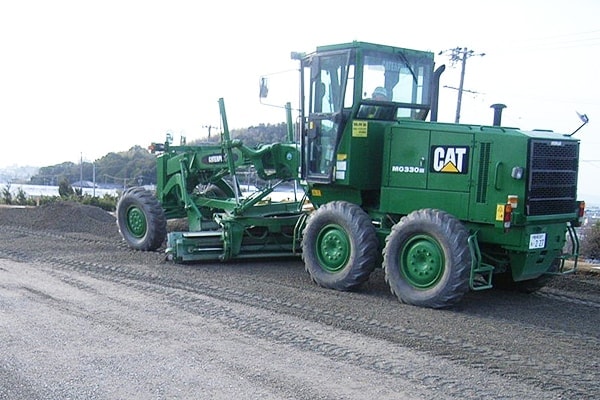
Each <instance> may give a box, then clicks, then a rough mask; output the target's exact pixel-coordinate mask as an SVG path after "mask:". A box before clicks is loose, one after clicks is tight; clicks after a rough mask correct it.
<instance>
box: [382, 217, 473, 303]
mask: <svg viewBox="0 0 600 400" xmlns="http://www.w3.org/2000/svg"><path fill="white" fill-rule="evenodd" d="M468 238H469V234H468V231H467V229H466V228H465V227H464V225H463V224H462V223H461V222H460V221H459V220H457V219H456V218H454V217H453V216H452V215H450V214H448V213H446V212H444V211H439V210H432V209H423V210H417V211H414V212H412V213H410V214H409V215H407V216H405V217H403V218H402V219H401V220H400V222H398V223H397V224H396V225H394V226H393V228H392V232H391V233H390V234H389V235H388V237H387V238H386V245H385V248H384V250H383V268H384V273H385V280H386V282H387V283H388V285H389V286H390V290H391V291H392V293H393V294H394V295H395V296H396V297H397V298H398V299H399V300H400V301H401V302H403V303H406V304H412V305H415V306H421V307H430V308H443V307H448V306H451V305H453V304H455V303H457V302H458V301H459V300H460V299H461V298H462V297H463V295H464V294H465V293H467V292H468V291H469V276H470V272H471V253H470V252H469V247H468Z"/></svg>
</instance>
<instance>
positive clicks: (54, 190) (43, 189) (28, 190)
mask: <svg viewBox="0 0 600 400" xmlns="http://www.w3.org/2000/svg"><path fill="white" fill-rule="evenodd" d="M6 185H7V184H6V183H0V190H4V189H5V188H6ZM19 189H21V190H23V191H24V192H25V194H26V195H27V197H39V196H58V195H59V194H58V186H45V185H24V184H15V183H11V185H10V192H11V193H12V194H13V196H16V195H17V193H18V192H19ZM73 189H79V187H78V186H73ZM82 192H83V193H84V194H88V195H90V196H96V197H102V196H104V195H105V194H110V195H113V196H115V195H117V194H118V192H119V190H118V189H100V188H95V189H94V188H85V187H84V188H82Z"/></svg>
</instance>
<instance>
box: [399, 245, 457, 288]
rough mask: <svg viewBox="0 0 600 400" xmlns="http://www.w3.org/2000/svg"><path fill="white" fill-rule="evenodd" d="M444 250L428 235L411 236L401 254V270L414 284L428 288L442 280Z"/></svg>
mask: <svg viewBox="0 0 600 400" xmlns="http://www.w3.org/2000/svg"><path fill="white" fill-rule="evenodd" d="M445 263H446V262H445V258H444V252H443V251H442V249H441V248H440V246H439V244H438V242H437V241H436V240H434V239H433V238H432V237H430V236H427V235H419V236H415V237H413V238H411V239H410V240H409V241H408V242H407V243H406V244H405V246H404V248H403V249H402V253H401V255H400V265H401V267H400V271H401V272H402V275H403V276H404V278H405V279H406V280H407V281H408V283H410V284H411V285H412V286H414V287H416V288H420V289H428V288H431V287H433V286H435V284H436V283H437V282H438V281H439V280H440V278H441V276H442V274H443V273H444V265H445Z"/></svg>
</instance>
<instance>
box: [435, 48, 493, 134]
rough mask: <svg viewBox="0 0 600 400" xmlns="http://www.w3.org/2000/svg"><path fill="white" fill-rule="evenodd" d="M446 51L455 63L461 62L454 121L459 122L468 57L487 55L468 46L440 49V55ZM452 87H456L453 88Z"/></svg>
mask: <svg viewBox="0 0 600 400" xmlns="http://www.w3.org/2000/svg"><path fill="white" fill-rule="evenodd" d="M444 53H447V54H449V57H450V62H451V63H452V64H453V65H454V64H456V63H458V62H460V65H461V69H460V83H459V85H458V89H457V90H458V98H457V100H456V117H455V119H454V122H455V123H457V124H458V122H459V121H460V107H461V103H462V95H463V91H465V89H464V83H465V68H466V66H467V59H468V58H469V57H473V56H480V57H483V56H485V53H479V54H475V52H474V51H473V50H469V49H467V48H466V47H455V48H453V49H448V50H445V51H440V53H439V55H442V54H444ZM451 89H454V88H451ZM469 92H471V93H475V92H472V91H469Z"/></svg>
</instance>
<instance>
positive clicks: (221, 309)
mask: <svg viewBox="0 0 600 400" xmlns="http://www.w3.org/2000/svg"><path fill="white" fill-rule="evenodd" d="M30 262H31V261H30ZM33 262H36V263H41V261H40V260H34V261H33ZM42 265H49V266H50V267H51V268H53V269H55V270H62V271H63V273H67V274H66V275H65V276H69V277H70V278H69V279H67V280H66V281H65V282H74V283H75V285H76V286H77V287H78V288H81V287H84V289H85V288H87V287H86V286H87V285H81V283H80V282H79V281H78V280H77V279H73V278H72V275H71V273H72V272H76V273H84V274H85V275H86V276H93V277H96V278H100V279H102V280H107V281H111V282H113V283H118V284H121V285H124V286H127V287H128V288H133V289H135V290H139V291H141V292H144V293H146V294H148V293H152V294H154V295H155V296H157V297H159V298H160V301H165V299H166V300H167V301H168V302H169V304H171V305H173V306H175V307H178V308H181V309H182V310H184V311H185V312H188V313H192V314H196V315H199V316H202V317H204V318H209V319H211V320H215V321H218V322H219V323H220V324H222V325H225V326H228V327H229V328H231V329H235V330H237V331H239V332H241V333H243V334H246V335H250V336H254V337H257V338H261V339H263V340H265V339H266V340H269V341H272V342H274V343H278V344H281V345H285V346H291V347H293V348H295V349H298V350H301V351H303V352H310V353H314V354H315V355H319V356H323V357H326V358H328V359H330V360H332V361H335V362H341V363H344V364H351V365H354V366H355V367H359V368H361V369H365V370H368V371H370V372H373V373H377V374H384V375H386V376H388V377H391V378H393V379H403V380H406V381H409V382H413V383H414V384H415V385H426V387H427V388H428V389H429V390H431V391H432V392H435V393H438V395H437V396H436V398H439V399H444V398H448V399H480V398H482V396H483V397H485V398H492V397H494V398H504V399H521V398H523V396H525V397H529V396H532V397H535V398H539V399H546V398H548V399H554V398H559V397H558V396H557V395H556V394H555V393H550V392H547V393H545V392H542V391H539V389H536V388H535V387H532V386H531V385H528V384H523V385H519V384H518V383H515V382H513V383H512V384H511V387H510V388H507V387H506V378H501V377H494V376H492V375H489V374H487V373H485V372H483V371H481V372H476V371H475V372H474V371H471V370H470V369H469V368H467V367H464V366H460V365H457V364H455V363H453V362H452V361H450V360H437V359H435V358H431V357H427V356H423V355H419V354H418V353H416V354H415V353H414V352H413V351H411V350H408V349H406V348H404V347H403V346H399V345H397V344H394V343H390V342H387V341H385V340H382V339H376V338H367V337H361V336H362V335H360V334H356V333H353V332H346V331H345V330H340V329H339V328H337V327H335V328H334V327H332V326H330V325H323V324H322V323H315V322H314V321H306V320H305V319H303V318H296V317H295V316H291V317H290V316H289V315H284V317H283V318H282V316H281V315H280V314H275V313H272V312H270V310H269V309H265V308H262V307H260V306H259V305H260V303H257V301H259V302H263V301H265V300H267V299H265V298H262V297H260V296H252V295H250V294H249V293H244V292H240V291H238V290H230V289H227V288H223V287H219V286H215V285H194V286H190V285H188V284H185V283H182V282H176V281H172V280H169V279H164V278H162V277H157V276H153V275H152V274H148V273H139V271H135V270H132V269H129V268H126V267H115V266H109V265H101V264H89V263H78V262H73V261H69V260H64V259H61V258H52V259H47V260H46V261H45V262H44V264H42ZM108 271H109V273H108V274H107V272H108ZM214 293H217V295H213V294H214ZM34 294H35V295H37V296H38V297H39V298H40V299H42V300H44V301H47V302H52V303H58V302H57V301H56V300H55V299H52V298H48V296H44V295H43V294H39V293H34ZM248 299H252V301H248ZM271 300H272V301H275V299H271ZM232 304H233V305H234V306H232ZM290 306H292V307H295V308H304V309H306V310H309V311H311V312H312V311H314V310H312V309H310V308H307V307H304V306H302V305H300V304H290ZM59 307H60V308H62V309H63V310H64V311H65V312H68V313H70V314H72V315H75V316H79V317H80V316H83V315H84V312H83V311H82V310H77V309H76V308H73V307H72V306H71V305H69V304H62V305H59ZM86 318H88V319H89V318H90V316H89V315H86ZM92 318H94V317H92ZM97 322H98V323H100V324H105V323H106V322H105V321H104V320H98V321H97ZM371 324H374V325H379V324H378V323H377V322H376V321H371ZM113 328H117V329H118V330H121V331H123V330H127V329H128V328H129V327H128V326H127V325H126V324H125V325H121V324H119V325H118V326H113ZM131 330H132V331H135V332H139V328H137V327H131ZM357 336H358V337H357ZM366 340H368V341H370V342H371V346H369V347H364V346H363V345H362V344H361V343H363V341H366ZM465 376H468V377H469V379H467V380H465V379H464V377H465ZM475 383H476V384H475ZM482 383H484V385H485V387H484V388H482V387H481V386H480V385H481V384H482ZM499 390H502V392H503V393H502V396H501V397H498V396H497V395H498V391H499Z"/></svg>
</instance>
